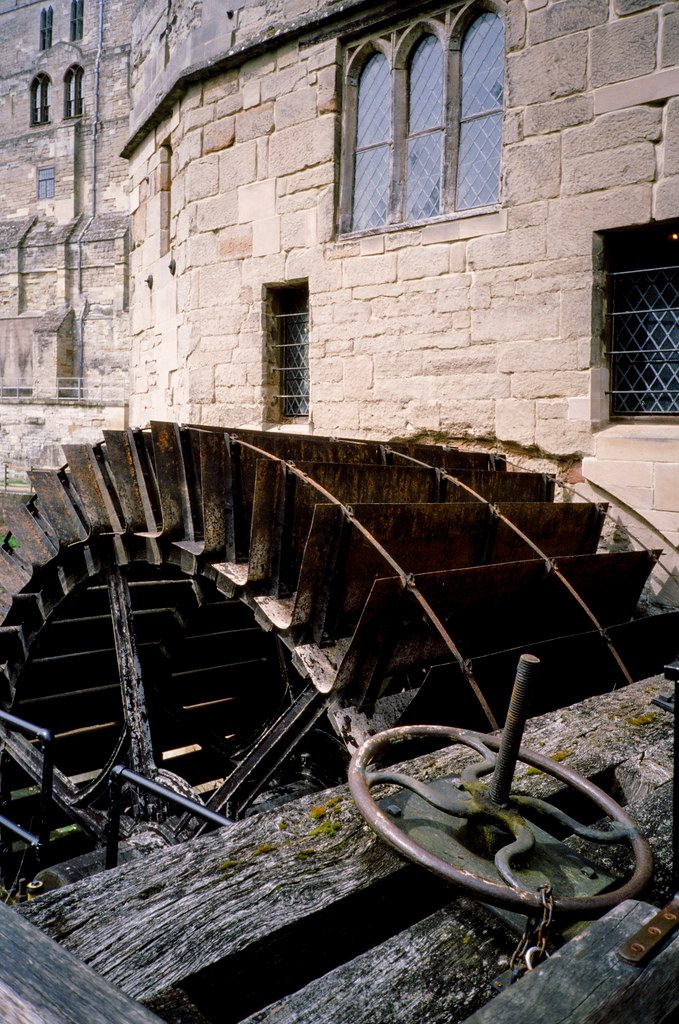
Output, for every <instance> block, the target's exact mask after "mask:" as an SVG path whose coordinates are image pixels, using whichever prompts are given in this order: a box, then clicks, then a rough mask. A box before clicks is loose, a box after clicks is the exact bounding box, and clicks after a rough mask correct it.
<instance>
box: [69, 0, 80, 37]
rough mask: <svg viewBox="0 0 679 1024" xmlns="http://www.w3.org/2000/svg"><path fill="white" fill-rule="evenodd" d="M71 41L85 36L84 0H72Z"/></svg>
mask: <svg viewBox="0 0 679 1024" xmlns="http://www.w3.org/2000/svg"><path fill="white" fill-rule="evenodd" d="M70 36H71V42H72V43H76V42H78V40H80V39H82V37H83V0H71V32H70Z"/></svg>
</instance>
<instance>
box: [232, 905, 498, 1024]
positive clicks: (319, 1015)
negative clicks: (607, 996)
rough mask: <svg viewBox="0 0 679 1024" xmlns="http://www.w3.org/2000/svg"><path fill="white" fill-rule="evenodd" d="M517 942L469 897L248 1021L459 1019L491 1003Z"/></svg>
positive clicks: (452, 1023)
mask: <svg viewBox="0 0 679 1024" xmlns="http://www.w3.org/2000/svg"><path fill="white" fill-rule="evenodd" d="M515 945H516V939H515V938H512V939H510V938H509V936H508V934H507V933H506V932H505V931H504V928H503V927H502V925H501V924H500V922H499V921H498V920H497V919H496V918H493V917H491V915H490V914H489V913H488V912H487V911H484V910H483V908H482V907H480V906H479V905H478V904H473V903H471V902H470V901H469V900H467V899H465V898H464V897H463V898H461V899H459V900H457V901H456V902H455V903H454V904H452V905H451V906H450V907H446V908H444V909H443V910H439V911H437V912H436V913H435V914H432V915H430V916H429V917H427V918H425V919H424V920H423V921H419V922H417V924H414V925H413V926H412V927H411V928H408V929H405V930H404V931H402V932H400V933H399V934H398V935H395V936H393V938H390V939H388V940H387V941H386V942H383V943H380V945H378V946H374V947H373V948H372V949H370V950H368V951H367V952H366V953H363V954H361V955H360V956H357V957H355V958H354V959H353V960H350V961H349V962H348V963H346V964H342V965H341V966H340V967H337V968H336V969H335V970H334V971H330V972H329V973H327V974H324V975H323V976H322V977H320V978H317V979H315V980H314V981H312V982H310V983H309V984H308V985H305V986H304V988H302V989H300V990H299V991H298V992H295V993H294V994H292V995H289V996H285V997H284V998H282V999H278V1000H276V1001H275V1002H273V1003H270V1004H269V1005H268V1006H266V1007H264V1008H263V1009H262V1010H258V1011H257V1012H255V1013H254V1014H252V1015H251V1016H249V1017H247V1018H246V1020H244V1021H243V1022H242V1024H309V1022H311V1021H318V1022H321V1021H322V1024H348V1022H351V1024H359V1022H366V1024H367V1022H376V1021H384V1022H387V1021H388V1022H389V1024H413V1022H414V1021H417V1024H443V1022H445V1024H456V1022H457V1021H463V1020H465V1019H466V1018H467V1016H468V1015H469V1014H470V1013H473V1012H474V1010H476V1009H477V1008H479V1007H481V1006H483V1005H484V1004H485V1003H486V1002H487V1001H488V998H489V996H490V994H491V988H490V983H491V981H492V980H493V979H494V978H495V977H497V975H498V974H499V973H500V972H502V971H504V970H506V969H507V965H508V963H509V956H508V955H507V954H504V953H501V955H500V958H499V959H498V951H499V950H502V949H507V950H508V951H509V950H511V949H512V948H513V947H514V946H515ZM367 979H370V983H369V984H366V981H367Z"/></svg>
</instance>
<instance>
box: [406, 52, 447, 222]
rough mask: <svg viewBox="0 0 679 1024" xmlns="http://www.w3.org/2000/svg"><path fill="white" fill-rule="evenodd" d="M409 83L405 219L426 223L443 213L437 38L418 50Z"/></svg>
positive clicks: (440, 70) (440, 73) (440, 60)
mask: <svg viewBox="0 0 679 1024" xmlns="http://www.w3.org/2000/svg"><path fill="white" fill-rule="evenodd" d="M408 83H409V88H408V138H407V140H406V146H407V152H406V220H424V219H425V218H427V217H435V216H437V214H438V213H440V210H441V161H442V156H443V133H444V122H443V56H442V53H441V44H440V43H439V41H438V39H437V38H436V37H435V36H425V37H424V39H423V40H422V42H421V43H419V44H418V46H417V47H416V49H415V52H414V54H413V56H412V59H411V61H410V75H409V78H408Z"/></svg>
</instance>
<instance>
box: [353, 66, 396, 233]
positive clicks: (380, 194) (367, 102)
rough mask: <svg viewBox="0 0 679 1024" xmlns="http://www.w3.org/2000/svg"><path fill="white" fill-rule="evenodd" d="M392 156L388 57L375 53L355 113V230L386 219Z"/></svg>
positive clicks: (361, 84) (364, 73)
mask: <svg viewBox="0 0 679 1024" xmlns="http://www.w3.org/2000/svg"><path fill="white" fill-rule="evenodd" d="M390 155H391V83H390V75H389V64H388V62H387V59H386V57H385V56H384V55H383V54H381V53H376V54H375V56H374V57H371V58H370V60H369V61H368V63H367V64H366V65H365V67H364V68H363V71H362V72H361V77H360V79H359V84H358V110H357V116H356V159H355V165H354V190H353V198H354V203H353V229H354V231H361V230H364V229H366V228H373V227H379V226H380V225H382V224H386V222H387V201H388V195H389V159H390Z"/></svg>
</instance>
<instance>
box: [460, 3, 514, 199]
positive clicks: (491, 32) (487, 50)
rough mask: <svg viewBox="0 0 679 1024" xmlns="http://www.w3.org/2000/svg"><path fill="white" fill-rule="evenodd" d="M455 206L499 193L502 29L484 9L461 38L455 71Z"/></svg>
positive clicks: (502, 62)
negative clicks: (457, 117)
mask: <svg viewBox="0 0 679 1024" xmlns="http://www.w3.org/2000/svg"><path fill="white" fill-rule="evenodd" d="M460 79H461V82H460V94H461V95H460V147H459V155H458V160H457V200H456V203H455V205H456V208H457V209H458V210H469V209H471V208H473V207H476V206H488V205H489V204H490V203H496V202H497V201H498V197H499V195H500V157H501V151H502V94H503V84H504V29H503V26H502V22H501V20H500V19H499V18H498V17H497V15H496V14H490V13H489V12H487V11H486V12H485V13H484V14H482V15H481V16H480V17H478V18H477V19H476V21H474V22H472V24H471V25H470V27H469V29H468V30H467V33H466V35H465V37H464V42H463V44H462V54H461V74H460Z"/></svg>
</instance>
